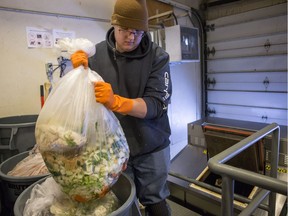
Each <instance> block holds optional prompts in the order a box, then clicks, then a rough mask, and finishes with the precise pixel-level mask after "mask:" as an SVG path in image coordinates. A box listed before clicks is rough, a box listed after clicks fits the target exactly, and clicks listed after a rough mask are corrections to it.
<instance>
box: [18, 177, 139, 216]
mask: <svg viewBox="0 0 288 216" xmlns="http://www.w3.org/2000/svg"><path fill="white" fill-rule="evenodd" d="M48 177H50V176H48ZM46 178H47V177H46ZM46 178H43V179H40V180H39V181H37V182H35V183H34V184H32V185H31V186H29V187H28V188H27V189H26V190H24V191H23V193H21V194H20V196H19V197H18V198H17V200H16V202H15V205H14V215H15V216H22V215H23V210H24V208H25V204H26V201H27V200H28V199H29V198H30V193H31V191H32V189H33V187H34V186H35V185H36V184H41V183H42V182H44V181H45V179H46ZM112 191H113V192H114V194H115V195H116V196H117V198H118V199H119V201H120V205H121V206H120V207H119V208H118V209H117V210H116V211H114V212H112V213H111V214H109V216H141V212H140V210H139V207H138V202H137V199H136V188H135V184H134V182H133V181H132V180H131V178H130V177H129V176H128V175H127V174H125V173H122V174H121V175H120V177H119V179H118V181H117V182H116V183H115V184H114V185H113V187H112Z"/></svg>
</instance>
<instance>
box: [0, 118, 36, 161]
mask: <svg viewBox="0 0 288 216" xmlns="http://www.w3.org/2000/svg"><path fill="white" fill-rule="evenodd" d="M37 118H38V115H21V116H9V117H5V118H0V163H1V162H3V161H5V160H6V159H8V158H9V157H11V156H13V155H16V154H18V153H21V152H24V151H28V150H30V149H32V148H33V146H34V145H35V143H36V141H35V125H36V121H37Z"/></svg>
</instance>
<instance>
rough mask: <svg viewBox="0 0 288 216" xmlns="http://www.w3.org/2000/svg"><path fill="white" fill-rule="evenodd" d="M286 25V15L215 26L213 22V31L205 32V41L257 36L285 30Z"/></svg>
mask: <svg viewBox="0 0 288 216" xmlns="http://www.w3.org/2000/svg"><path fill="white" fill-rule="evenodd" d="M286 27H287V17H286V15H283V16H278V17H273V18H269V19H263V20H256V21H252V22H246V23H240V24H237V25H235V24H234V25H229V26H224V27H217V25H216V24H215V29H214V31H209V32H207V41H209V42H217V41H224V40H231V39H238V38H241V37H245V38H246V37H248V36H250V37H251V36H257V35H263V34H270V33H272V32H273V33H276V32H279V33H281V32H285V31H286Z"/></svg>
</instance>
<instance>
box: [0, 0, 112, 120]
mask: <svg viewBox="0 0 288 216" xmlns="http://www.w3.org/2000/svg"><path fill="white" fill-rule="evenodd" d="M113 5H114V0H106V1H105V2H104V1H102V0H97V1H96V0H89V1H88V0H85V1H84V0H83V1H82V0H79V1H77V0H59V1H48V0H46V1H45V0H42V1H41V3H40V2H39V1H37V0H33V1H32V0H21V1H20V0H19V1H17V0H7V1H5V0H4V1H3V0H1V2H0V7H5V8H7V7H8V8H17V9H24V10H32V11H46V12H49V13H60V14H69V15H77V16H84V17H91V18H102V19H107V20H109V19H110V15H111V14H112V10H113ZM26 27H37V28H45V29H47V30H52V29H61V30H63V31H64V30H65V31H74V32H75V33H76V37H84V38H87V39H89V40H91V41H92V42H93V43H97V42H99V41H101V40H103V39H104V38H105V34H106V31H107V29H108V28H109V27H110V23H109V22H99V21H98V22H97V21H94V20H93V19H90V20H89V19H83V18H78V19H77V18H65V17H57V16H47V15H39V13H23V12H15V11H7V10H3V8H2V10H0V53H1V58H0V65H1V69H0V117H6V116H17V115H26V114H38V113H39V111H40V109H41V103H40V85H43V84H44V83H45V82H47V81H48V80H47V76H46V71H45V64H46V63H48V62H51V63H53V64H57V57H58V52H56V51H55V50H56V49H54V48H53V49H51V48H28V46H27V39H26Z"/></svg>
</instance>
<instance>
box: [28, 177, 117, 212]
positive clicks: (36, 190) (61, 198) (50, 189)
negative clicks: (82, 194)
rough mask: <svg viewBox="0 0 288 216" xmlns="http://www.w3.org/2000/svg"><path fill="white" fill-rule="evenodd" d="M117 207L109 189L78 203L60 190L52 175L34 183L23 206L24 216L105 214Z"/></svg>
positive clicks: (114, 197) (114, 196) (115, 199)
mask: <svg viewBox="0 0 288 216" xmlns="http://www.w3.org/2000/svg"><path fill="white" fill-rule="evenodd" d="M118 208H119V200H118V198H117V197H116V195H115V194H114V193H113V192H112V191H109V192H108V193H107V194H106V195H105V196H104V197H102V198H99V199H94V200H91V201H89V202H85V203H79V202H77V201H73V200H72V199H70V197H69V196H68V195H67V194H65V193H63V192H62V191H61V188H60V186H59V185H58V184H57V183H56V182H55V180H54V179H53V178H52V177H48V178H46V179H45V181H44V182H42V183H39V184H36V185H35V186H34V187H33V188H32V190H31V193H30V197H29V199H28V200H27V201H26V205H25V207H24V211H23V215H24V216H26V215H27V216H28V215H29V216H43V215H47V216H48V215H54V216H65V215H67V216H76V215H77V216H86V215H90V216H106V215H109V214H110V213H112V212H113V211H115V210H117V209H118Z"/></svg>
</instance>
